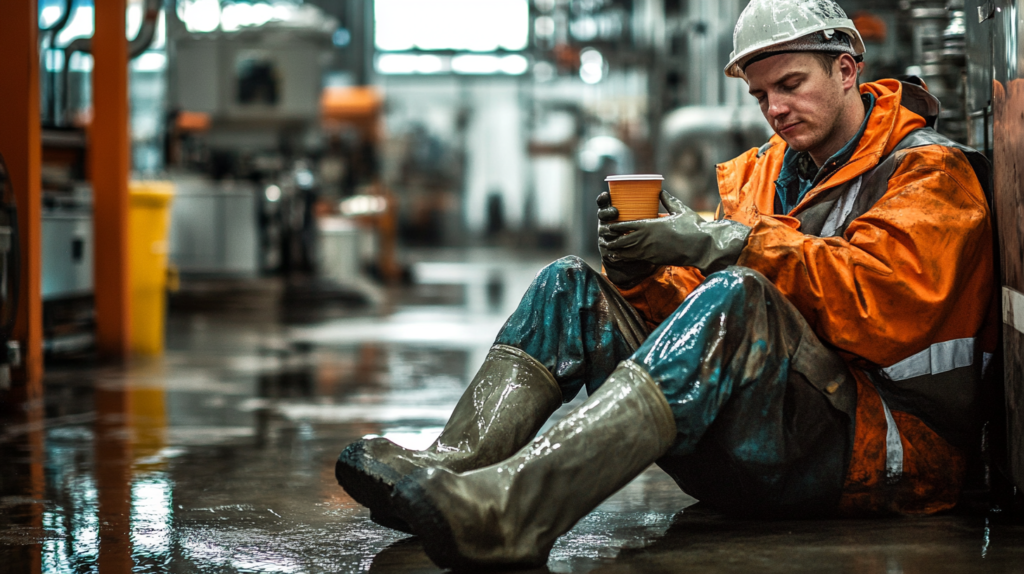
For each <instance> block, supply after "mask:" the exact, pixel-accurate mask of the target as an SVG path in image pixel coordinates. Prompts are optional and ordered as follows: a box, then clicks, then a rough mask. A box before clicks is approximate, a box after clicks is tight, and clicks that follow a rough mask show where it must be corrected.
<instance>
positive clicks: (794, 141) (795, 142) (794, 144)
mask: <svg viewBox="0 0 1024 574" xmlns="http://www.w3.org/2000/svg"><path fill="white" fill-rule="evenodd" d="M776 135H778V136H779V137H780V138H782V141H784V142H786V146H787V147H789V149H791V150H793V151H797V152H805V151H807V150H809V149H811V146H809V145H808V144H807V142H806V141H805V140H804V138H800V137H786V136H784V135H782V134H780V133H778V132H776Z"/></svg>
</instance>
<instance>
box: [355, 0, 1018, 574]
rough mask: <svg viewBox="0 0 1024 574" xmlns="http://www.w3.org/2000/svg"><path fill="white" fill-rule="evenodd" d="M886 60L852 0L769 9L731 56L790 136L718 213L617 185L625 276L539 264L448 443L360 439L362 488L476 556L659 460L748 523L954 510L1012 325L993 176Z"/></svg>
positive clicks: (472, 559) (727, 170)
mask: <svg viewBox="0 0 1024 574" xmlns="http://www.w3.org/2000/svg"><path fill="white" fill-rule="evenodd" d="M863 54H864V43H863V41H862V40H861V37H860V35H859V34H858V32H857V30H856V28H855V27H854V25H853V23H852V22H851V21H850V20H849V19H848V18H847V17H846V14H845V13H844V12H843V11H842V9H841V8H840V7H839V6H838V4H836V3H835V2H834V1H832V0H816V1H813V2H807V1H799V2H798V1H796V0H753V1H752V2H750V4H749V5H748V6H747V7H746V9H745V10H744V11H743V13H742V14H741V15H740V18H739V20H738V22H737V24H736V29H735V33H734V52H733V54H732V59H731V61H730V62H729V64H728V67H727V68H726V70H725V73H726V74H727V75H728V76H731V77H738V78H742V79H744V80H745V81H746V83H747V85H748V87H749V92H750V95H751V96H752V97H754V98H755V99H756V100H757V102H758V104H759V105H760V108H761V111H762V112H763V114H764V117H765V119H766V120H767V121H768V122H769V123H770V124H771V126H772V128H773V129H774V131H775V135H774V136H773V137H772V138H771V140H770V141H769V142H767V143H766V144H765V145H764V146H762V147H760V148H759V149H752V150H750V151H748V152H747V153H745V154H743V155H741V156H740V157H738V158H736V159H733V160H732V161H729V162H727V163H724V164H722V165H719V166H718V168H717V169H718V173H717V176H718V187H719V193H720V195H721V204H720V206H719V208H718V212H717V217H716V218H715V220H714V221H705V220H704V219H702V218H701V217H700V216H698V215H697V214H696V213H695V212H693V211H691V210H690V209H688V208H687V207H686V206H685V205H683V204H682V203H681V202H680V201H678V200H676V199H675V198H673V197H672V196H670V195H668V194H667V193H664V192H663V193H662V197H661V199H662V202H663V204H664V205H665V207H666V209H667V211H668V214H667V215H666V216H664V217H660V218H656V219H649V220H641V221H632V222H616V221H615V220H616V219H617V217H618V212H617V211H616V209H615V208H614V206H612V205H611V204H610V202H609V199H608V196H607V194H602V195H601V196H599V198H598V205H599V212H598V218H599V220H600V225H599V237H600V239H599V245H600V250H601V255H602V261H603V264H604V271H605V273H604V274H601V273H598V272H597V271H595V270H593V269H591V268H590V267H588V266H587V265H586V264H585V263H584V262H583V261H582V260H581V259H579V258H575V257H568V258H565V259H562V260H559V261H556V262H555V263H553V264H551V265H550V266H548V267H546V268H545V269H544V270H542V271H541V272H540V273H539V274H538V276H537V278H536V280H535V281H534V283H533V284H532V286H531V287H530V288H529V290H528V291H527V293H526V295H525V296H524V298H523V300H522V302H521V303H520V305H519V307H518V309H517V310H516V311H515V312H514V313H513V314H512V316H511V317H510V318H509V319H508V321H507V323H506V324H505V325H504V327H503V328H502V329H501V331H500V333H499V334H498V337H497V340H496V342H495V345H494V346H493V348H492V349H491V351H490V354H489V355H488V356H487V359H486V361H485V362H484V364H483V366H482V367H481V369H480V371H479V373H478V374H477V375H476V377H475V378H474V379H473V381H472V382H471V383H470V386H469V388H468V389H467V391H466V393H465V395H463V397H462V399H461V400H460V401H459V403H458V405H457V406H456V407H455V410H454V412H453V413H452V416H451V419H450V420H449V421H448V424H447V425H446V426H445V428H444V430H443V431H442V432H441V434H440V436H439V437H438V439H437V440H436V441H435V442H434V444H433V445H431V446H430V447H429V448H427V449H425V450H423V451H412V450H407V449H404V448H402V447H399V446H397V445H395V444H394V443H391V442H390V441H387V440H385V439H383V438H369V439H364V440H361V441H359V442H356V443H354V444H352V445H350V446H349V447H348V448H347V449H346V450H345V451H344V452H343V453H342V454H341V456H340V458H339V460H338V464H337V466H336V474H337V476H338V479H339V482H340V483H341V485H342V486H343V487H344V488H345V489H346V490H347V491H348V492H349V493H350V494H351V495H352V497H353V498H354V499H355V500H357V501H359V502H360V503H362V504H365V505H367V506H368V507H369V508H370V511H371V515H372V517H373V518H374V519H375V520H377V521H378V522H380V523H382V524H385V525H390V526H392V527H395V528H398V529H401V530H406V531H408V532H412V533H415V534H417V535H419V536H420V537H421V539H422V540H423V544H424V548H425V550H426V552H427V554H428V555H429V556H430V557H431V559H432V560H433V561H434V562H435V563H436V564H437V565H438V566H442V567H454V568H471V569H483V568H491V567H510V566H522V567H527V566H537V565H542V564H544V563H545V562H546V560H547V556H548V553H549V551H550V549H551V547H552V545H553V544H554V542H555V540H556V538H557V537H558V536H560V535H562V534H564V533H565V532H567V531H568V530H569V529H570V528H572V526H573V525H574V524H575V523H576V522H577V521H578V520H579V519H580V518H582V517H583V516H585V515H586V514H587V513H589V512H590V511H591V510H593V509H594V508H595V507H596V506H597V505H598V504H600V503H601V502H602V501H603V500H604V499H605V498H607V497H608V496H610V495H611V494H612V493H614V492H615V491H617V490H618V489H620V488H621V487H623V486H624V485H626V484H627V483H628V482H629V481H630V480H632V479H633V478H634V477H636V476H637V475H638V474H639V473H641V472H642V471H644V469H646V468H647V467H648V466H649V465H650V464H651V463H654V462H656V463H658V465H659V466H660V467H661V468H662V469H664V470H665V471H666V472H668V474H669V475H671V476H672V477H673V478H674V479H675V480H676V481H677V482H678V483H679V485H680V486H681V487H682V488H683V489H684V490H685V491H686V492H687V493H689V494H691V495H693V496H695V497H696V498H697V499H699V500H701V501H702V502H704V503H706V504H708V505H710V506H712V507H715V508H719V509H722V510H724V511H726V512H730V513H734V514H739V515H745V516H767V517H813V516H849V515H864V514H879V513H881V514H885V513H901V514H929V513H934V512H938V511H941V510H945V509H949V508H951V507H952V506H954V505H955V504H956V502H957V499H958V495H959V492H960V490H961V486H962V484H963V481H964V475H965V467H966V464H965V458H966V453H967V451H968V446H969V444H970V443H971V441H972V437H973V433H974V431H975V427H974V424H973V421H974V419H975V416H974V415H975V413H974V410H975V407H976V404H977V398H978V394H979V385H980V379H981V376H982V372H983V368H984V366H985V364H986V363H987V359H988V357H990V355H989V353H991V352H992V351H993V350H994V348H995V327H996V325H997V324H998V322H997V317H995V316H994V313H993V309H995V306H994V298H993V296H992V294H993V289H994V281H993V279H994V264H993V244H992V227H991V222H990V213H989V207H988V203H987V199H986V186H987V182H988V175H987V174H988V172H987V169H988V167H987V163H986V162H985V160H984V158H982V157H981V156H980V155H979V154H978V153H977V152H975V151H974V150H971V149H969V148H966V147H963V146H960V145H958V144H956V143H954V142H952V141H950V140H948V139H946V138H944V137H942V136H940V135H939V134H938V133H937V132H935V131H934V130H933V129H932V126H933V125H934V123H935V121H936V118H937V116H938V112H939V108H938V101H937V100H936V99H935V98H934V97H933V96H931V95H930V94H929V93H928V92H927V90H926V88H925V86H923V85H922V84H921V83H919V82H918V83H915V82H900V81H896V80H881V81H878V82H874V83H863V84H861V83H860V81H859V73H860V71H861V66H862V64H861V62H862V58H863ZM583 387H586V388H587V392H588V395H589V396H588V398H587V400H586V401H585V402H584V403H583V404H582V405H580V406H579V407H578V408H577V409H575V410H574V411H573V412H571V413H570V414H568V415H567V416H566V417H565V418H564V419H562V420H561V421H559V422H558V423H557V424H555V425H554V426H553V427H552V428H551V429H550V430H548V431H546V432H545V433H543V434H541V435H540V436H537V437H536V438H533V437H534V435H535V433H536V432H537V431H538V429H539V428H540V427H541V425H542V424H543V423H544V422H545V421H546V420H547V418H548V416H549V415H550V414H551V413H552V412H553V411H554V410H555V409H556V408H557V407H558V406H559V405H560V404H561V403H563V402H567V401H569V400H571V399H572V398H573V397H574V396H575V395H576V394H577V393H578V392H579V391H580V390H581V389H582V388H583ZM531 439H532V440H531Z"/></svg>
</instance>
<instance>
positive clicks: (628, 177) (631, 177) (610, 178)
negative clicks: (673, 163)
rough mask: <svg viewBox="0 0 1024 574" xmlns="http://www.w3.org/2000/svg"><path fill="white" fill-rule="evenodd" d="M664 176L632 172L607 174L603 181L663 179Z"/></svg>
mask: <svg viewBox="0 0 1024 574" xmlns="http://www.w3.org/2000/svg"><path fill="white" fill-rule="evenodd" d="M664 179H665V178H664V177H663V176H661V175H660V174H657V173H634V174H631V175H609V176H608V177H606V178H604V180H605V181H664Z"/></svg>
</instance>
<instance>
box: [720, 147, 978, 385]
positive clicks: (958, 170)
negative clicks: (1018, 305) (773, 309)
mask: <svg viewBox="0 0 1024 574" xmlns="http://www.w3.org/2000/svg"><path fill="white" fill-rule="evenodd" d="M793 221H794V220H793V219H792V218H788V217H774V216H766V215H761V216H759V217H758V218H757V219H756V221H754V222H753V227H752V230H751V233H750V238H749V242H748V244H747V247H746V248H745V249H744V250H743V253H742V254H741V256H740V259H739V262H738V263H739V264H740V265H744V266H746V267H749V268H751V269H755V270H757V271H759V272H761V273H763V274H764V275H765V276H767V277H768V278H769V279H770V280H771V281H772V282H773V283H774V284H775V285H776V286H777V287H778V288H779V289H780V290H781V291H782V292H783V293H784V294H785V295H786V297H787V298H788V299H789V300H790V301H791V302H793V304H794V305H796V307H797V308H798V309H799V310H800V312H801V313H802V314H803V315H804V317H806V318H807V320H808V322H809V323H810V324H811V327H812V328H813V329H814V332H815V333H817V334H818V336H819V337H821V338H822V339H823V340H825V341H827V342H828V343H830V344H832V345H835V346H836V347H838V348H840V349H842V350H844V351H846V352H849V353H852V354H854V355H857V356H860V357H862V358H864V359H867V360H868V361H870V362H872V363H875V364H878V365H883V366H887V365H891V364H893V363H896V362H898V361H900V360H902V359H904V358H906V357H907V356H909V355H911V354H913V353H916V352H918V351H921V350H922V349H924V348H926V347H927V346H928V345H930V344H932V343H935V342H940V341H946V340H951V339H957V338H963V337H972V336H975V335H976V334H977V333H978V331H979V329H980V327H981V324H982V322H983V321H984V319H985V317H986V314H987V311H988V306H989V303H990V298H991V294H992V281H993V278H994V268H993V265H994V263H993V258H992V253H993V251H992V231H991V223H990V221H989V213H988V207H987V204H986V201H985V196H984V193H983V192H982V189H981V186H980V185H979V183H978V181H977V178H976V177H975V175H974V172H973V170H972V169H971V167H970V164H969V163H968V162H967V160H966V158H965V157H964V156H963V154H962V153H961V152H959V151H956V150H952V149H948V148H944V147H940V146H928V147H923V148H916V149H913V150H910V151H908V152H907V155H906V156H905V157H904V158H903V161H902V162H901V163H900V166H899V167H898V168H897V170H896V172H895V173H894V174H893V176H892V177H891V178H890V180H889V190H888V192H887V193H886V194H885V195H884V196H883V197H882V199H881V200H879V201H878V203H877V204H875V206H874V207H872V208H871V210H869V211H868V212H867V213H866V214H864V215H862V216H861V217H859V218H857V219H856V220H854V222H853V223H852V224H851V225H850V227H849V228H848V229H847V230H846V233H845V234H844V236H843V237H833V238H818V237H814V236H809V235H804V234H803V233H800V231H798V230H797V229H794V228H793V227H792V225H791V224H792V222H793Z"/></svg>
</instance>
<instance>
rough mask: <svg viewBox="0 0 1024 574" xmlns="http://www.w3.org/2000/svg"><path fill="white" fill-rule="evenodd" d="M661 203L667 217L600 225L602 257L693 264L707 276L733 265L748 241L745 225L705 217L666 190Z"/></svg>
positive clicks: (614, 260)
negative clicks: (602, 227)
mask: <svg viewBox="0 0 1024 574" xmlns="http://www.w3.org/2000/svg"><path fill="white" fill-rule="evenodd" d="M661 203H662V204H663V205H664V206H665V208H666V209H668V212H669V215H668V217H660V218H657V219H641V220H638V221H627V222H623V223H611V224H608V225H607V229H601V230H600V231H599V232H598V240H597V241H598V246H599V248H600V250H601V256H602V257H603V258H607V259H609V260H611V261H612V262H613V263H614V264H617V262H622V261H643V262H646V263H648V264H650V265H654V266H658V265H673V266H679V267H683V266H688V267H696V268H697V269H699V270H700V271H701V273H704V274H705V275H707V274H709V273H713V272H715V271H720V270H722V269H725V268H726V267H728V266H729V265H733V264H735V263H736V260H737V259H739V256H740V252H741V251H743V248H744V247H746V245H747V237H748V236H749V235H750V228H749V227H747V226H746V225H743V224H741V223H737V222H735V221H730V220H719V221H704V219H703V218H702V217H701V216H699V215H697V212H695V211H693V210H692V209H690V208H689V207H686V206H685V205H683V202H681V201H679V200H678V199H676V198H675V197H673V196H672V195H671V194H669V193H668V192H667V191H662V192H661ZM616 213H617V212H616ZM602 232H603V233H602Z"/></svg>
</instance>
